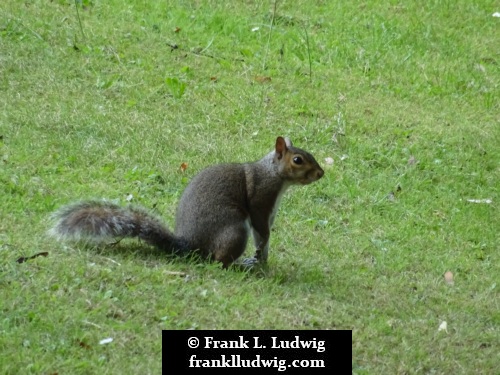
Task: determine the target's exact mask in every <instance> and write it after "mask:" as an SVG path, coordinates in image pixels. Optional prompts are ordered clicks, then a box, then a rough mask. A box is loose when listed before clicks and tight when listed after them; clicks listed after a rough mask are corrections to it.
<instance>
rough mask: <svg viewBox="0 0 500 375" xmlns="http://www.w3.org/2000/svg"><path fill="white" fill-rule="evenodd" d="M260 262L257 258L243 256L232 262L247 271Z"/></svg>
mask: <svg viewBox="0 0 500 375" xmlns="http://www.w3.org/2000/svg"><path fill="white" fill-rule="evenodd" d="M259 263H261V262H260V261H259V260H258V259H257V258H245V259H243V260H241V261H239V262H236V263H234V265H235V266H236V267H238V268H239V269H240V270H242V271H248V270H251V269H252V268H254V267H255V266H257V265H258V264H259Z"/></svg>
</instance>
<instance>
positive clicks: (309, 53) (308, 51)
mask: <svg viewBox="0 0 500 375" xmlns="http://www.w3.org/2000/svg"><path fill="white" fill-rule="evenodd" d="M303 26H304V32H305V33H306V44H307V56H308V58H309V82H312V61H311V48H310V46H309V34H308V33H307V28H306V25H305V24H303Z"/></svg>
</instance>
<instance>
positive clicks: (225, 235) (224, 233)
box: [209, 223, 249, 268]
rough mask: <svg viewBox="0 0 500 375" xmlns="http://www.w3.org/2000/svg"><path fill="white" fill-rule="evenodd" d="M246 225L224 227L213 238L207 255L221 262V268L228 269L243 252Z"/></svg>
mask: <svg viewBox="0 0 500 375" xmlns="http://www.w3.org/2000/svg"><path fill="white" fill-rule="evenodd" d="M248 231H249V228H248V225H247V224H246V223H236V224H232V225H230V226H226V227H224V228H223V229H222V230H221V231H219V233H218V234H217V235H216V236H215V238H214V240H213V241H212V244H211V246H210V247H211V249H210V251H209V253H210V254H211V256H212V257H213V259H214V260H216V261H218V262H221V263H222V266H223V268H228V267H229V266H230V265H231V264H232V263H233V262H234V261H235V260H236V259H238V258H239V257H240V256H241V255H242V254H243V253H244V252H245V248H246V246H247V241H248Z"/></svg>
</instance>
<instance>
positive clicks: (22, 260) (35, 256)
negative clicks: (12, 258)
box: [16, 251, 49, 263]
mask: <svg viewBox="0 0 500 375" xmlns="http://www.w3.org/2000/svg"><path fill="white" fill-rule="evenodd" d="M48 255H49V253H48V252H47V251H42V252H41V253H36V254H35V255H32V256H29V257H21V258H18V259H17V260H16V262H17V263H24V262H26V261H28V260H30V259H35V258H37V257H46V256H48Z"/></svg>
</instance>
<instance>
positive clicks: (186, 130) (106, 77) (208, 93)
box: [0, 0, 500, 374]
mask: <svg viewBox="0 0 500 375" xmlns="http://www.w3.org/2000/svg"><path fill="white" fill-rule="evenodd" d="M82 3H83V5H84V6H83V7H81V6H80V8H79V16H80V18H81V26H82V27H81V28H80V25H79V21H78V18H77V13H76V10H75V3H74V2H72V1H63V0H57V1H40V0H37V1H22V2H21V1H4V2H2V3H1V4H0V72H1V75H0V157H1V159H0V164H1V167H0V309H1V310H0V311H1V314H0V333H1V334H0V353H2V355H1V356H0V369H1V372H2V373H5V374H20V373H21V374H24V373H26V374H29V373H33V374H50V373H59V374H65V373H72V374H87V373H101V374H112V373H113V374H115V373H143V374H145V373H151V374H152V373H158V372H160V369H161V342H160V340H161V329H187V328H197V329H272V328H276V329H352V330H353V359H352V366H353V373H356V374H382V373H384V374H386V373H388V374H394V373H400V374H427V373H429V374H471V373H478V374H479V373H481V374H498V373H499V372H500V362H499V359H498V352H499V349H500V348H499V338H500V313H499V311H500V298H499V286H498V282H499V276H498V275H499V274H500V267H499V264H500V257H499V250H500V241H499V235H498V231H499V225H500V214H499V209H498V204H499V200H500V196H499V190H498V188H499V181H500V125H499V124H500V117H499V113H500V86H499V82H500V68H499V66H500V54H499V52H498V51H499V50H498V28H499V20H498V18H494V17H492V14H493V13H494V12H495V11H499V9H498V3H496V2H494V1H488V0H484V1H475V2H471V1H466V0H457V1H446V0H444V1H438V0H434V1H426V2H419V1H407V2H395V1H385V2H378V1H366V2H362V3H361V2H340V1H338V2H337V1H322V2H310V1H302V0H301V1H279V2H278V4H277V9H276V13H275V14H274V17H273V3H272V2H252V1H233V2H217V1H205V2H195V1H178V2H160V1H134V2H122V1H116V0H111V1H98V0H83V2H82V1H80V2H78V4H82ZM167 4H168V5H167ZM273 19H274V22H273V25H272V27H271V23H272V21H273ZM176 28H178V29H177V32H176ZM257 28H258V29H257ZM252 29H255V30H254V31H252ZM82 31H83V35H82ZM171 46H177V47H178V48H176V49H172V47H171ZM280 51H281V52H280ZM310 73H312V74H310ZM267 77H269V78H270V80H269V79H268V78H267ZM277 135H286V136H290V137H291V138H292V140H293V141H294V143H295V144H296V145H297V146H299V147H301V148H304V149H306V150H308V151H310V152H311V153H313V154H314V155H315V156H316V157H317V159H318V161H320V163H321V164H323V165H324V164H325V163H324V160H325V158H328V157H331V158H333V159H334V164H333V166H330V167H325V169H326V174H325V177H324V178H323V179H322V180H320V181H319V182H317V183H315V184H313V185H310V186H308V187H305V188H297V189H294V190H293V191H290V192H289V193H288V194H287V195H286V197H285V199H284V200H283V202H282V206H281V208H280V211H279V214H278V217H277V219H276V224H275V228H274V230H273V233H272V236H271V251H270V259H269V269H268V270H267V271H266V272H265V273H264V274H245V273H242V272H237V271H223V270H221V269H220V267H219V266H217V265H214V264H206V263H200V262H192V261H187V260H176V259H166V258H165V257H164V256H163V255H162V254H161V253H159V252H157V251H155V250H154V249H150V248H147V247H145V246H144V245H143V244H140V243H138V242H137V241H128V242H125V241H124V242H122V243H120V245H118V246H116V247H106V248H102V249H94V248H89V247H84V246H80V245H74V244H60V243H57V242H55V241H54V240H53V239H51V238H48V237H47V236H46V234H45V233H46V230H47V228H48V227H49V223H48V220H47V218H48V216H49V214H50V213H51V212H52V211H53V210H54V209H56V208H58V207H59V206H61V205H63V204H66V203H69V202H72V201H74V200H78V199H82V198H99V197H106V198H109V199H115V200H118V201H121V202H123V203H125V202H126V198H127V197H128V196H129V195H132V197H133V199H132V201H133V202H135V203H137V204H142V205H144V206H146V207H150V208H151V209H153V210H155V211H156V212H157V213H159V214H161V215H162V216H163V217H165V220H166V221H167V222H168V223H169V225H173V224H174V215H175V209H176V205H177V202H178V200H179V197H180V194H181V193H182V190H183V188H184V187H185V186H186V184H187V183H188V182H189V180H190V179H191V177H192V176H194V175H195V174H196V173H197V172H198V171H199V170H201V169H202V168H204V167H206V166H208V165H212V164H215V163H220V162H228V161H232V162H238V161H241V162H243V161H252V160H255V159H258V158H260V157H261V156H263V155H264V154H265V153H267V152H269V151H270V150H271V149H272V146H273V144H274V140H275V138H276V136H277ZM182 163H188V165H189V166H188V169H187V170H186V171H185V172H181V171H180V165H181V164H182ZM391 192H392V193H393V194H391ZM468 199H492V203H491V204H486V203H471V202H468V201H467V200H468ZM41 251H47V252H48V253H49V255H48V256H47V257H38V258H35V259H32V260H29V261H27V262H25V263H22V264H18V263H16V259H17V258H19V257H21V256H29V255H33V254H35V253H38V252H41ZM446 271H451V272H453V274H454V285H448V284H447V283H446V282H445V280H444V278H443V274H444V272H446ZM176 272H183V273H184V274H185V275H187V276H185V277H183V276H179V275H178V274H176ZM443 321H446V322H447V326H448V329H447V331H438V327H439V325H440V324H441V322H443ZM106 337H112V338H113V339H114V341H113V343H111V344H109V345H99V344H98V343H99V340H101V339H103V338H106Z"/></svg>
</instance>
